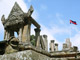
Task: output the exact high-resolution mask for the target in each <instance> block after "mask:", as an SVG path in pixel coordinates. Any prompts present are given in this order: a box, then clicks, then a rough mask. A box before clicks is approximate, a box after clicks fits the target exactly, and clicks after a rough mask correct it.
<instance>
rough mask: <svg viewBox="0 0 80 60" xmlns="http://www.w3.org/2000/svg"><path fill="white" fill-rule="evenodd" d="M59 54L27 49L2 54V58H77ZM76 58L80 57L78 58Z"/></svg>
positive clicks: (63, 59) (0, 56) (67, 59)
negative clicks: (49, 54)
mask: <svg viewBox="0 0 80 60" xmlns="http://www.w3.org/2000/svg"><path fill="white" fill-rule="evenodd" d="M57 54H58V53H57ZM57 54H55V53H53V54H52V53H51V55H53V56H48V55H47V54H43V53H40V52H37V51H34V50H25V51H20V52H15V53H11V54H4V55H0V60H75V57H63V56H61V57H58V56H57V57H56V55H57ZM76 60H80V59H79V58H78V59H76Z"/></svg>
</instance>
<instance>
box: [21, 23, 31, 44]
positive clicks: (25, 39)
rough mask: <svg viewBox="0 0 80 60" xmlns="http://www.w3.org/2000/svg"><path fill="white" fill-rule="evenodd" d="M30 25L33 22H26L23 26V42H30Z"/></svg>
mask: <svg viewBox="0 0 80 60" xmlns="http://www.w3.org/2000/svg"><path fill="white" fill-rule="evenodd" d="M30 27H31V24H26V25H24V27H23V35H22V42H24V43H25V42H27V43H30Z"/></svg>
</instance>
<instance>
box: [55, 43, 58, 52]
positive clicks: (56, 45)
mask: <svg viewBox="0 0 80 60" xmlns="http://www.w3.org/2000/svg"><path fill="white" fill-rule="evenodd" d="M55 51H58V44H57V43H55Z"/></svg>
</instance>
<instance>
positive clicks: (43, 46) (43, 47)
mask: <svg viewBox="0 0 80 60" xmlns="http://www.w3.org/2000/svg"><path fill="white" fill-rule="evenodd" d="M40 43H41V48H42V49H44V50H45V44H44V41H43V37H42V36H40Z"/></svg>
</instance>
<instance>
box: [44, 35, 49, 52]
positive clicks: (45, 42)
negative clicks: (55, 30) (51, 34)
mask: <svg viewBox="0 0 80 60" xmlns="http://www.w3.org/2000/svg"><path fill="white" fill-rule="evenodd" d="M43 37H44V44H45V50H46V51H48V41H47V35H43Z"/></svg>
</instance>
